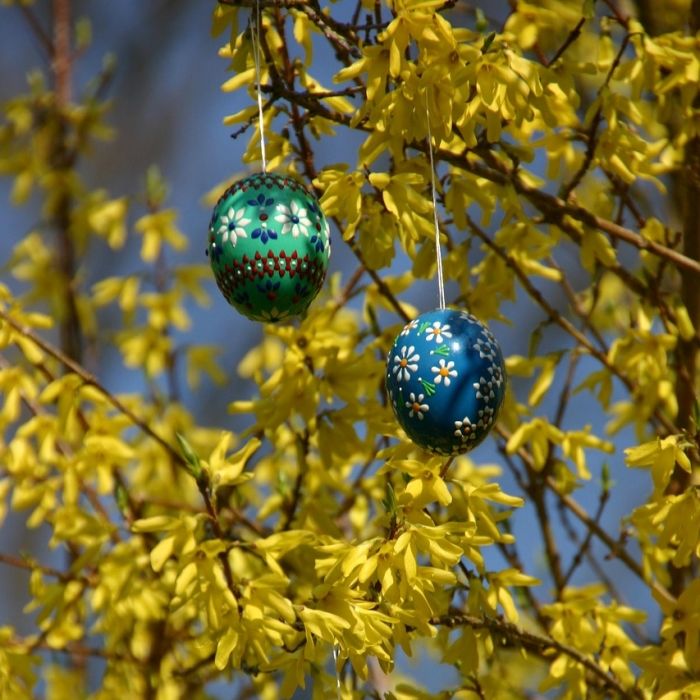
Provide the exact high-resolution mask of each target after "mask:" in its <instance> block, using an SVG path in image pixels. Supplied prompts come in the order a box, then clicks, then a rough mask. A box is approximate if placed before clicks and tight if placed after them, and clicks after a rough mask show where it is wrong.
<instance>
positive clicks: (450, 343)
mask: <svg viewBox="0 0 700 700" xmlns="http://www.w3.org/2000/svg"><path fill="white" fill-rule="evenodd" d="M386 387H387V392H388V394H389V400H390V402H391V405H392V408H393V409H394V414H395V415H396V419H397V420H398V422H399V424H400V425H401V427H402V428H403V429H404V430H405V431H406V433H407V435H408V436H409V437H410V438H411V440H412V441H413V442H415V443H416V444H417V445H420V446H421V447H423V448H424V449H426V450H429V451H431V452H435V453H437V454H442V455H455V454H460V453H463V452H468V451H469V450H471V449H472V448H474V447H476V445H478V444H479V443H480V442H481V441H482V440H483V439H484V438H485V437H486V435H487V434H488V432H489V430H490V429H491V428H492V426H493V425H494V423H495V421H496V418H497V416H498V411H499V409H500V408H501V404H502V403H503V398H504V396H505V391H506V372H505V366H504V364H503V355H502V354H501V349H500V347H499V345H498V343H497V341H496V339H495V338H494V336H493V334H492V333H491V331H490V330H489V329H488V328H487V327H486V326H485V325H484V324H483V323H481V321H479V320H478V319H477V318H475V317H474V316H472V315H471V314H469V313H467V312H465V311H457V310H454V309H436V310H434V311H429V312H427V313H424V314H421V315H420V316H419V317H418V318H416V319H415V320H413V321H411V322H410V323H409V324H408V325H406V326H405V327H404V329H403V330H402V331H401V333H400V334H399V335H398V337H397V338H396V340H395V341H394V345H393V347H392V348H391V351H390V352H389V355H388V357H387V367H386Z"/></svg>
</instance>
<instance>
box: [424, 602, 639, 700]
mask: <svg viewBox="0 0 700 700" xmlns="http://www.w3.org/2000/svg"><path fill="white" fill-rule="evenodd" d="M430 624H432V625H443V626H445V627H449V628H451V629H453V628H455V627H464V626H467V627H471V628H472V629H477V630H478V629H485V630H488V631H489V632H490V633H491V634H492V635H494V637H495V638H496V639H495V640H494V641H495V642H498V641H499V640H506V641H507V642H508V643H509V644H511V645H513V646H515V647H518V648H521V649H525V650H527V651H530V652H532V653H533V654H536V655H537V656H539V657H541V658H542V659H544V660H545V661H551V660H552V654H551V652H552V650H556V651H558V652H559V653H560V654H564V655H566V656H568V657H569V658H571V659H573V660H574V661H576V662H577V663H579V664H581V665H582V666H584V667H585V668H586V670H588V671H589V672H590V673H591V674H592V675H593V676H595V678H596V680H597V682H598V684H599V685H601V686H602V687H605V688H608V689H609V690H612V691H615V692H616V693H617V696H616V697H619V698H623V699H624V700H633V699H634V698H641V697H642V694H641V692H640V691H639V690H638V689H632V690H629V691H627V690H625V689H624V688H623V687H622V686H621V685H620V683H619V681H618V680H617V679H616V678H615V677H614V676H611V675H610V674H608V673H606V671H604V670H603V669H602V668H601V667H600V666H599V665H598V664H597V663H596V662H595V661H594V660H593V659H591V658H589V657H588V656H586V655H584V654H582V653H581V652H580V651H578V650H577V649H574V648H573V647H571V646H569V645H568V644H563V643H562V642H559V641H557V640H556V639H553V638H552V637H548V636H547V637H545V636H543V635H539V634H533V633H532V632H527V631H525V630H523V629H521V628H520V627H518V626H517V625H515V624H513V623H512V622H507V621H506V620H503V619H500V618H495V617H486V616H483V617H482V616H478V615H470V614H467V613H462V612H454V613H450V614H448V615H442V616H440V617H434V618H432V619H431V620H430Z"/></svg>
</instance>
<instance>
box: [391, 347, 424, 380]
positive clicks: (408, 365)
mask: <svg viewBox="0 0 700 700" xmlns="http://www.w3.org/2000/svg"><path fill="white" fill-rule="evenodd" d="M418 360H420V355H418V354H417V353H415V348H414V347H413V345H411V346H409V347H406V346H405V345H404V346H403V347H402V348H401V351H400V355H394V370H393V371H394V374H395V375H396V379H397V380H398V381H399V382H401V381H404V382H407V381H408V380H409V379H410V378H411V372H415V371H417V369H418Z"/></svg>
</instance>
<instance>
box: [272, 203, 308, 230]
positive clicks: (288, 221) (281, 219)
mask: <svg viewBox="0 0 700 700" xmlns="http://www.w3.org/2000/svg"><path fill="white" fill-rule="evenodd" d="M277 211H278V212H279V214H277V216H275V221H277V222H278V223H280V224H282V231H281V233H282V235H284V234H286V233H291V234H292V236H294V238H297V236H299V235H304V236H308V235H309V226H311V220H310V219H309V217H308V216H307V215H306V209H305V208H304V207H302V206H300V205H299V203H298V202H296V201H294V200H292V201H291V202H290V203H289V206H286V205H285V204H278V205H277Z"/></svg>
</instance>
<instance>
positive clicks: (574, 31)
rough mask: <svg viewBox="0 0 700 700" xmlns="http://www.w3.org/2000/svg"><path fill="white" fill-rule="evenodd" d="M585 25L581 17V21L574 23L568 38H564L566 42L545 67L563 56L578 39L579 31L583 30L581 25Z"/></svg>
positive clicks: (584, 20) (584, 19)
mask: <svg viewBox="0 0 700 700" xmlns="http://www.w3.org/2000/svg"><path fill="white" fill-rule="evenodd" d="M585 23H586V18H585V17H581V19H580V20H579V21H578V22H577V23H576V26H575V27H574V28H573V29H572V30H571V31H570V32H569V36H567V37H566V40H565V41H564V43H563V44H562V45H561V46H560V47H559V49H558V50H557V51H556V53H555V54H554V56H552V58H551V59H550V60H549V63H547V66H552V64H554V63H556V62H557V61H558V60H559V59H560V58H561V57H562V56H563V55H564V52H565V51H566V50H567V49H568V48H569V46H571V44H573V43H574V42H575V41H576V39H578V38H579V37H580V36H581V29H583V25H584V24H585Z"/></svg>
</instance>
